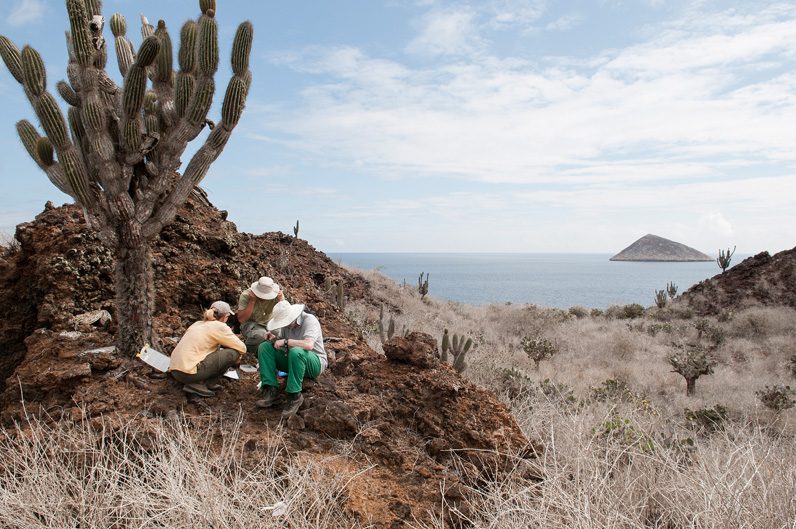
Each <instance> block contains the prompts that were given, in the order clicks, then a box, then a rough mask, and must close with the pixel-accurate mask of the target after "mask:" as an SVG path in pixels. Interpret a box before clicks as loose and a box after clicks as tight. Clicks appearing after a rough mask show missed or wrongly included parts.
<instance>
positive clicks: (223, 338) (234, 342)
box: [217, 323, 246, 360]
mask: <svg viewBox="0 0 796 529" xmlns="http://www.w3.org/2000/svg"><path fill="white" fill-rule="evenodd" d="M223 325H224V326H223V327H219V329H221V334H220V335H219V336H218V338H217V339H218V344H219V345H220V346H222V347H228V348H230V349H234V350H236V351H237V352H239V353H240V354H241V355H242V354H243V353H245V352H246V344H244V343H243V342H242V341H241V339H240V338H238V337H237V336H235V333H233V332H232V329H230V328H229V325H227V324H226V323H224V324H223ZM238 360H240V357H239V358H238Z"/></svg>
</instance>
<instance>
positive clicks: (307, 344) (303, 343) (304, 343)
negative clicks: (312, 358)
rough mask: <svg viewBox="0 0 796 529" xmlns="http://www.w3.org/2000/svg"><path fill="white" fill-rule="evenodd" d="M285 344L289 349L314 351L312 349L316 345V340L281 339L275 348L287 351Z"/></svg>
mask: <svg viewBox="0 0 796 529" xmlns="http://www.w3.org/2000/svg"><path fill="white" fill-rule="evenodd" d="M285 342H287V345H288V346H289V347H298V348H299V349H304V350H305V351H312V347H313V346H314V345H315V340H314V339H312V338H306V339H303V340H297V339H296V338H284V339H282V338H280V339H279V340H277V341H276V343H275V344H274V347H276V348H277V349H285Z"/></svg>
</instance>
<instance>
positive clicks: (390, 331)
mask: <svg viewBox="0 0 796 529" xmlns="http://www.w3.org/2000/svg"><path fill="white" fill-rule="evenodd" d="M394 335H395V318H393V317H392V314H390V321H389V323H388V324H387V331H386V332H385V330H384V305H382V306H381V307H379V338H380V339H381V343H385V342H386V341H387V340H390V339H391V338H392V337H393V336H394Z"/></svg>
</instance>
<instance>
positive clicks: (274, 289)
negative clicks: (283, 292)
mask: <svg viewBox="0 0 796 529" xmlns="http://www.w3.org/2000/svg"><path fill="white" fill-rule="evenodd" d="M252 292H254V295H255V296H257V297H258V298H260V299H274V298H275V297H276V296H277V295H278V294H279V285H277V284H276V283H274V280H273V279H271V278H270V277H261V278H260V279H258V280H257V281H256V282H255V283H252Z"/></svg>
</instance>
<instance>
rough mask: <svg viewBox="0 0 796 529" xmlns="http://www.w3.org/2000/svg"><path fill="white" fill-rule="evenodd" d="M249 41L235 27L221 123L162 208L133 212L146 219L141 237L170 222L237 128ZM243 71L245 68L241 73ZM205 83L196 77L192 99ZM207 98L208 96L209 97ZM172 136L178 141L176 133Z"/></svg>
mask: <svg viewBox="0 0 796 529" xmlns="http://www.w3.org/2000/svg"><path fill="white" fill-rule="evenodd" d="M205 18H209V17H205ZM212 22H213V23H215V20H212ZM201 26H202V25H201V24H200V28H201ZM200 33H201V32H200ZM253 37H254V31H253V27H252V24H251V22H249V21H246V22H243V23H241V24H240V26H238V30H237V32H236V34H235V39H234V41H233V43H234V46H233V49H232V56H233V59H232V62H233V74H235V75H233V77H232V78H231V79H230V81H229V85H228V86H227V91H226V94H225V96H224V101H223V103H222V107H221V121H220V122H219V124H218V125H216V127H215V128H214V129H213V131H212V132H211V133H210V135H209V136H208V138H207V140H206V141H205V143H204V145H202V147H200V148H199V150H198V151H197V152H196V154H194V156H193V158H191V161H190V162H189V163H188V166H187V167H186V168H185V172H184V173H183V175H182V176H181V177H180V179H179V181H178V182H177V185H176V186H175V187H174V189H173V190H172V191H171V193H170V194H169V196H168V197H167V198H166V200H165V202H164V203H163V205H162V206H161V207H160V208H159V209H158V210H157V211H156V212H153V213H152V214H151V215H150V214H149V212H148V211H147V210H146V209H144V208H139V210H138V212H137V214H138V215H139V218H140V219H143V218H149V220H147V221H146V224H145V226H144V232H145V234H147V235H149V234H156V233H159V232H160V230H161V228H162V227H163V226H164V225H165V224H167V223H168V222H171V220H172V219H173V218H174V215H175V214H176V212H177V208H178V207H179V205H180V204H182V203H183V202H184V201H185V200H186V199H187V197H188V195H189V194H190V192H191V190H192V189H193V188H194V186H196V185H198V184H199V182H201V181H202V179H203V178H204V177H205V175H206V174H207V171H208V170H209V169H210V164H212V163H213V162H214V161H215V160H216V159H217V158H218V157H219V155H220V154H221V152H222V151H223V150H224V147H225V146H226V144H227V141H228V140H229V137H230V135H231V134H232V130H233V129H234V128H235V127H236V126H237V124H238V122H239V120H240V116H241V113H242V112H243V108H244V107H245V104H246V95H247V93H248V81H247V77H248V74H250V71H249V69H248V66H249V55H250V54H251V43H252V40H253ZM199 42H203V40H202V39H201V38H200V39H199ZM216 45H217V43H216ZM199 55H201V52H199ZM243 68H246V69H245V71H244V70H243ZM239 74H242V75H239ZM203 75H204V74H203ZM207 79H210V80H212V77H205V78H204V79H203V78H202V77H201V76H200V80H199V83H198V85H197V89H196V91H195V93H194V97H196V96H197V94H198V93H199V92H200V91H201V87H202V83H203V81H205V80H207ZM209 95H210V96H212V94H209ZM192 105H193V102H192ZM190 115H191V109H190V108H189V110H188V112H187V113H186V117H184V118H183V119H182V120H181V125H180V126H178V128H179V127H182V126H183V123H184V122H186V121H188V122H190V120H191V116H190ZM206 115H207V110H204V113H203V116H202V118H201V119H202V120H204V119H205V117H204V116H206ZM176 135H177V136H178V138H179V133H177V134H176ZM172 139H177V138H172ZM181 146H182V144H181ZM184 149H185V147H184V146H182V148H181V149H180V150H179V152H180V153H182V151H184ZM158 195H159V194H158ZM142 205H143V206H146V207H154V200H150V201H146V203H142ZM142 221H143V220H142Z"/></svg>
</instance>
